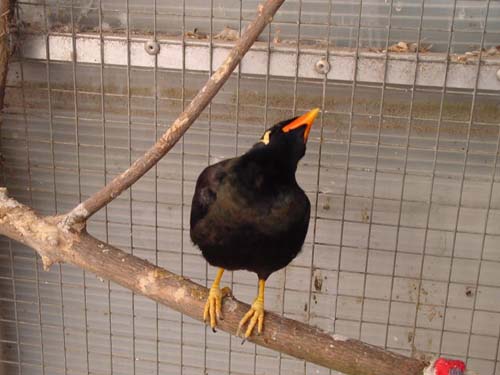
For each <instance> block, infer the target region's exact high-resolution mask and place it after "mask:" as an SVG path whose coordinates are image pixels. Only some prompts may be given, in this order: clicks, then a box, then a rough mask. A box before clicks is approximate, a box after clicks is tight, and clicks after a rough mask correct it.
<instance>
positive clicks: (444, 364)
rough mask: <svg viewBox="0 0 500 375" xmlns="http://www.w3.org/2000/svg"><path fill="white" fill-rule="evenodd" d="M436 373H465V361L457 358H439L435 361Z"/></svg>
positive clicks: (461, 374) (443, 374)
mask: <svg viewBox="0 0 500 375" xmlns="http://www.w3.org/2000/svg"><path fill="white" fill-rule="evenodd" d="M434 369H435V371H434V374H435V375H463V374H464V372H465V363H463V362H462V361H460V360H456V359H446V358H438V359H437V360H436V362H434Z"/></svg>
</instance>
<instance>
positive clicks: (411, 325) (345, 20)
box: [0, 0, 500, 374]
mask: <svg viewBox="0 0 500 375" xmlns="http://www.w3.org/2000/svg"><path fill="white" fill-rule="evenodd" d="M257 5H258V4H257V1H248V2H247V1H245V2H242V1H240V2H238V3H236V4H235V3H234V2H230V1H225V0H211V1H210V2H200V1H195V0H183V1H182V2H174V1H169V0H168V1H158V0H153V1H152V2H150V3H149V2H148V3H146V2H133V3H132V2H129V1H128V0H127V1H125V2H115V1H103V0H99V1H95V0H93V1H79V2H77V1H46V2H43V3H39V2H29V1H26V2H25V1H18V2H17V5H16V13H17V18H18V21H19V22H18V27H19V32H20V38H19V44H20V46H19V49H18V50H19V53H18V54H17V55H16V56H15V57H14V60H13V61H12V62H11V64H10V73H9V80H8V88H7V89H8V90H7V95H6V108H5V110H4V120H3V127H2V132H1V137H0V140H1V142H2V145H1V147H2V151H1V152H2V156H3V158H4V159H5V161H4V162H3V168H2V180H3V183H4V184H5V185H6V186H7V187H8V188H9V191H10V192H11V194H12V195H13V196H15V197H16V198H17V199H19V200H20V201H22V202H24V203H27V204H29V205H31V206H33V207H34V208H35V209H37V210H38V211H40V212H42V213H44V214H53V213H63V212H66V211H67V210H68V209H70V208H72V206H73V205H75V204H76V203H77V202H79V201H80V200H81V199H83V198H85V197H87V196H89V195H90V194H92V193H93V192H94V191H95V190H96V189H97V188H98V187H100V186H102V185H103V184H105V183H106V182H107V181H109V179H110V178H112V177H113V176H114V175H116V174H117V173H119V172H120V171H121V170H123V169H124V168H126V167H127V166H128V165H129V164H130V163H131V161H132V160H134V159H135V158H136V157H137V156H138V155H140V154H142V153H143V152H144V150H145V149H147V148H148V147H149V146H150V145H151V144H152V143H153V142H154V141H155V140H156V139H157V137H158V135H159V134H161V133H163V131H164V130H165V129H166V128H167V127H168V125H169V123H170V122H171V120H173V119H174V118H175V117H176V115H177V114H178V113H179V112H180V111H181V110H182V109H183V108H184V105H185V103H186V102H187V101H188V100H190V98H191V97H192V96H193V95H194V93H195V92H196V91H197V89H198V88H199V87H200V86H201V84H202V83H203V82H204V80H205V79H206V77H207V74H211V72H212V71H213V70H214V68H215V67H216V66H217V64H218V62H219V61H221V56H223V53H224V51H225V50H227V48H228V46H230V43H231V41H232V39H231V38H234V36H235V35H238V33H239V32H240V30H242V29H243V28H244V27H245V26H246V24H247V22H248V21H249V20H250V19H251V18H252V17H253V14H254V11H255V9H256V7H257ZM224 27H227V29H226V31H228V30H229V32H228V33H226V34H223V33H222V31H224ZM234 32H235V33H236V34H234ZM228 35H229V36H230V37H228ZM499 36H500V3H498V2H496V1H491V0H484V1H472V0H460V1H459V0H440V1H429V0H427V1H426V0H420V1H417V2H414V1H409V0H408V1H402V0H390V1H387V0H385V1H382V0H330V1H308V0H297V1H287V2H285V4H284V5H283V7H282V9H280V11H279V12H278V14H277V15H276V17H275V19H274V20H273V22H272V24H271V26H269V27H268V28H267V29H266V31H264V33H263V35H262V37H261V40H260V41H259V42H257V43H256V45H255V47H254V48H253V49H252V51H251V52H250V53H251V54H253V55H252V56H253V60H251V62H250V63H248V62H246V61H244V62H243V63H242V64H240V66H239V67H238V69H237V71H236V72H235V73H234V74H233V76H232V77H231V78H230V79H229V80H228V82H227V83H226V85H225V86H224V87H223V88H222V89H221V91H220V92H219V94H218V95H217V96H216V98H215V99H214V101H213V102H212V103H211V104H210V105H209V107H208V108H207V109H206V110H205V111H204V113H203V114H202V116H200V119H199V120H198V121H197V122H196V123H195V124H194V125H193V126H192V128H191V129H190V130H189V131H188V132H187V133H186V135H185V136H184V137H183V139H182V140H181V141H180V142H179V143H178V144H177V145H176V146H175V148H174V149H172V151H171V152H170V153H169V154H168V155H167V156H166V157H165V158H164V159H163V160H162V161H161V162H160V163H159V164H158V165H157V166H155V168H154V169H153V170H152V171H151V172H149V173H148V174H147V175H146V176H144V178H143V179H141V180H140V181H138V182H137V183H136V184H135V185H134V186H133V187H132V188H131V189H129V190H128V191H127V192H126V193H124V194H123V195H122V196H121V197H119V198H117V199H116V200H115V201H113V202H112V203H111V204H110V205H109V206H108V207H106V208H104V209H103V210H101V211H100V212H99V213H98V214H96V215H95V217H93V218H92V220H91V221H90V222H89V231H90V232H91V233H92V234H94V235H96V236H97V237H99V238H101V239H103V240H104V241H106V242H110V243H112V244H114V245H116V246H119V247H120V248H122V249H126V250H128V251H130V252H131V253H133V254H134V255H137V256H140V257H143V258H146V259H148V260H149V261H151V262H153V263H155V264H158V265H160V266H164V267H166V268H168V269H169V270H172V271H174V272H177V273H180V274H182V275H185V276H186V277H189V278H191V279H193V280H195V281H197V282H200V283H202V284H205V285H207V284H208V282H209V281H211V280H212V279H213V277H214V274H215V273H214V270H213V269H211V268H210V267H208V266H207V265H206V262H205V261H204V260H203V258H202V257H201V255H200V254H199V252H198V251H197V250H196V249H195V248H194V247H193V245H192V243H191V241H190V239H189V224H188V221H187V220H188V219H187V218H188V216H189V209H190V207H189V205H190V200H191V195H192V192H193V188H194V182H195V180H196V177H197V175H198V174H199V172H200V171H201V170H202V168H203V167H204V166H206V165H207V164H209V163H213V162H215V161H218V160H220V159H222V158H225V157H230V156H234V155H238V154H241V153H242V152H244V151H245V150H246V149H247V148H248V147H249V146H250V145H251V144H252V143H253V142H254V141H255V139H256V138H257V137H258V136H260V134H261V132H262V131H263V129H265V128H266V127H268V126H269V125H271V124H272V123H274V122H275V121H277V120H280V119H283V118H286V117H291V116H292V115H295V113H300V112H301V111H304V110H308V109H310V107H313V106H321V108H322V113H321V116H320V118H319V121H318V123H317V124H316V125H315V126H314V127H313V131H312V133H311V136H310V140H309V143H308V151H307V153H306V156H305V157H304V159H303V161H302V163H301V165H300V166H299V171H298V180H299V182H300V184H301V185H302V186H303V188H304V190H306V193H307V194H308V195H309V197H310V200H311V203H312V212H311V223H310V227H309V233H308V237H307V239H306V243H305V245H304V249H303V251H302V253H301V255H300V256H299V257H298V258H297V259H295V260H294V261H293V262H292V264H291V265H290V266H289V267H287V268H286V269H284V270H282V271H280V272H278V273H276V274H274V275H273V276H272V277H271V278H270V280H269V283H268V288H266V289H267V291H266V296H267V297H266V308H267V309H269V310H273V311H276V312H280V313H282V314H284V315H286V316H289V317H292V318H295V319H299V320H302V321H305V322H308V323H310V324H313V325H317V326H319V327H321V328H323V329H325V330H327V331H331V332H336V333H341V334H344V335H347V336H350V337H354V338H359V339H361V340H364V341H367V342H370V343H373V344H375V345H379V346H382V347H385V348H387V349H389V350H393V351H397V352H401V353H404V354H407V355H417V356H432V355H436V354H439V355H446V356H453V357H458V358H461V359H464V360H466V361H467V363H468V365H469V366H470V367H471V368H473V369H474V370H476V371H477V372H478V373H480V374H500V368H499V366H498V355H499V344H500V341H499V340H500V282H499V279H498V276H497V275H498V274H499V272H500V247H499V245H498V244H499V243H500V241H499V240H500V229H499V228H500V181H499V178H498V164H497V162H498V157H499V156H498V155H499V145H500V121H499V119H500V107H499V105H498V103H499V99H500V79H499V78H497V77H498V74H499V73H497V72H498V71H500V47H498V46H497V45H496V44H495V42H498V40H500V38H499ZM150 39H152V40H158V41H159V42H160V52H159V53H158V54H156V55H148V54H147V53H146V51H145V49H144V43H145V42H146V41H148V40H150ZM399 42H404V44H400V45H399V46H400V47H404V45H405V44H406V46H407V47H408V46H410V44H411V43H410V42H412V43H415V45H416V48H414V49H413V50H406V51H405V50H403V51H400V52H397V46H398V43H399ZM430 45H432V46H430ZM403 49H404V48H403ZM429 49H430V50H429ZM497 50H498V52H497ZM165 51H167V52H165ZM318 59H326V61H328V62H329V63H330V71H329V72H326V74H325V73H318V72H316V71H315V70H314V65H315V63H316V62H317V61H318ZM481 60H482V63H481V64H479V63H478V61H481ZM495 74H497V75H495ZM223 282H224V283H228V284H229V286H231V288H232V289H233V291H234V294H235V295H236V296H237V297H238V298H240V299H243V300H245V301H247V302H249V301H251V299H252V298H253V296H254V293H255V282H256V280H255V278H254V276H253V275H251V274H249V273H246V272H235V273H234V274H231V275H230V276H229V277H228V276H226V277H225V278H224V279H223ZM0 301H1V304H0V348H1V349H2V350H0V353H1V354H0V374H1V373H2V371H4V373H6V374H39V373H41V374H46V373H47V374H59V373H61V374H68V373H75V374H80V373H86V374H90V373H95V374H100V373H103V374H104V373H106V374H107V373H113V374H136V373H169V374H206V373H209V374H210V373H220V374H276V373H279V374H326V373H335V372H332V371H329V370H327V369H324V368H321V367H318V366H315V365H312V364H309V363H305V362H303V361H299V360H297V359H294V358H291V357H288V356H286V355H282V354H280V353H275V352H273V351H270V350H268V349H263V348H260V347H256V346H255V345H252V344H248V343H247V344H245V345H244V346H241V345H240V340H238V339H236V340H235V339H234V338H232V337H231V336H230V335H227V334H225V333H222V332H218V333H217V334H215V335H214V334H212V333H211V331H207V329H206V327H205V326H204V325H203V324H201V323H199V322H196V321H193V320H191V319H190V318H187V317H184V316H181V315H180V314H178V313H176V312H173V311H171V310H169V309H166V308H164V307H162V306H159V305H157V304H155V303H153V302H151V301H148V300H146V299H145V298H143V297H141V296H136V295H133V294H132V293H130V292H129V291H127V290H124V289H123V288H121V287H119V286H117V285H114V284H112V283H109V282H107V281H104V280H99V279H96V278H95V277H94V276H93V275H89V274H85V273H84V272H82V271H80V270H77V269H75V268H73V267H70V266H67V265H60V266H57V267H53V268H52V270H51V271H50V272H43V271H42V270H41V263H40V262H39V260H38V259H37V258H36V256H35V255H34V253H33V252H32V251H31V250H30V249H28V248H25V247H23V246H22V245H19V244H18V243H15V242H11V241H9V240H7V239H5V238H2V239H1V241H0Z"/></svg>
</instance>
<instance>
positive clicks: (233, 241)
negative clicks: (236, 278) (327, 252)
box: [191, 108, 319, 339]
mask: <svg viewBox="0 0 500 375" xmlns="http://www.w3.org/2000/svg"><path fill="white" fill-rule="evenodd" d="M318 113H319V109H318V108H316V109H313V110H312V111H310V112H308V113H306V114H304V115H303V116H300V117H296V118H292V119H289V120H286V121H282V122H280V123H277V124H276V125H274V126H273V127H271V128H270V129H268V130H267V131H266V132H264V134H263V136H262V138H261V139H260V141H259V142H258V143H256V144H255V145H254V146H253V147H252V148H251V149H250V150H249V151H248V152H246V153H245V154H243V155H242V156H240V157H236V158H232V159H227V160H223V161H221V162H219V163H216V164H214V165H211V166H209V167H207V168H205V170H204V171H203V172H202V173H201V174H200V176H199V177H198V181H197V182H196V189H195V193H194V196H193V203H192V207H191V239H192V240H193V242H194V243H195V244H196V245H198V247H199V248H200V249H201V252H202V254H203V256H204V257H205V259H206V260H207V261H208V263H210V264H211V265H213V266H217V267H219V271H218V273H217V276H216V278H215V280H214V282H213V284H212V287H211V288H210V293H209V296H208V300H207V303H206V305H205V310H204V314H203V318H204V320H205V321H207V319H209V318H210V326H211V327H212V329H213V330H215V325H216V318H217V319H221V301H222V297H223V296H224V295H226V294H227V293H228V291H229V289H228V288H224V289H223V290H221V289H220V288H219V283H220V280H221V278H222V274H223V273H224V270H225V269H227V270H248V271H252V272H255V273H257V276H258V277H259V292H258V296H257V298H256V299H255V301H254V302H253V304H252V307H251V309H250V310H249V311H248V312H247V313H246V315H245V316H244V317H243V319H241V321H240V324H239V327H238V331H240V329H241V328H242V327H243V325H244V324H245V323H247V321H249V320H250V321H249V323H248V327H247V329H246V332H245V339H246V338H247V337H249V336H250V335H251V334H252V331H253V328H254V327H255V325H257V324H258V333H261V332H262V328H263V323H264V287H265V282H266V279H267V278H268V277H269V275H271V273H273V272H275V271H277V270H279V269H281V268H283V267H285V266H286V265H288V263H290V262H291V261H292V260H293V259H294V258H295V257H296V256H297V254H298V253H299V252H300V250H301V248H302V244H303V243H304V239H305V237H306V233H307V227H308V225H309V214H310V209H311V205H310V203H309V199H308V198H307V196H306V194H305V193H304V191H303V190H302V189H301V188H300V186H299V185H298V184H297V181H296V179H295V171H296V169H297V163H298V162H299V160H300V159H301V158H302V157H303V156H304V154H305V151H306V142H307V138H308V136H309V132H310V131H311V126H312V124H313V122H314V120H315V119H316V117H317V115H318Z"/></svg>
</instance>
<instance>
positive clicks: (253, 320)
mask: <svg viewBox="0 0 500 375" xmlns="http://www.w3.org/2000/svg"><path fill="white" fill-rule="evenodd" d="M247 322H248V326H247V329H246V331H245V335H244V338H243V342H242V344H243V343H244V342H245V341H246V339H247V338H248V337H250V335H251V334H252V331H253V329H254V328H255V325H257V333H258V334H259V335H260V334H261V333H262V328H263V327H264V299H261V298H259V297H257V298H256V299H255V301H254V303H253V304H252V307H251V308H250V310H248V312H247V313H246V314H245V316H244V317H243V319H241V321H240V324H239V325H238V331H237V332H236V335H237V336H239V335H240V331H241V330H242V328H243V326H244V325H245V324H246V323H247Z"/></svg>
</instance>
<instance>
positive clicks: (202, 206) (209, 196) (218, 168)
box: [191, 159, 231, 228]
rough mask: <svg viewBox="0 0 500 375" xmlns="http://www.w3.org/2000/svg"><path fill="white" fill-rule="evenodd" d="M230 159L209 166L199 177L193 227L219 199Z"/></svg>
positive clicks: (193, 211)
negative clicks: (219, 191)
mask: <svg viewBox="0 0 500 375" xmlns="http://www.w3.org/2000/svg"><path fill="white" fill-rule="evenodd" d="M230 160H231V159H228V160H223V161H221V162H220V163H217V164H214V165H211V166H208V167H207V168H205V169H204V170H203V172H201V174H200V176H199V177H198V180H197V181H196V188H195V191H194V195H193V201H192V205H191V228H194V226H195V225H196V223H197V222H198V221H200V220H201V219H203V218H204V217H205V216H206V214H207V212H208V210H209V208H210V206H211V205H212V204H213V203H214V202H215V200H216V199H217V191H218V189H219V186H220V184H221V182H222V180H223V179H224V178H225V176H226V174H227V173H226V167H227V164H228V163H229V162H230Z"/></svg>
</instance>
